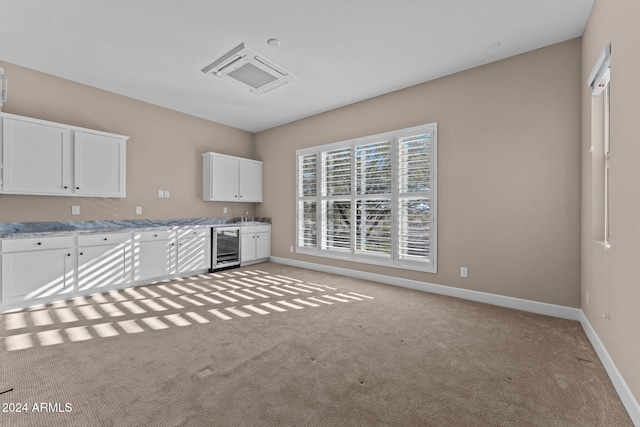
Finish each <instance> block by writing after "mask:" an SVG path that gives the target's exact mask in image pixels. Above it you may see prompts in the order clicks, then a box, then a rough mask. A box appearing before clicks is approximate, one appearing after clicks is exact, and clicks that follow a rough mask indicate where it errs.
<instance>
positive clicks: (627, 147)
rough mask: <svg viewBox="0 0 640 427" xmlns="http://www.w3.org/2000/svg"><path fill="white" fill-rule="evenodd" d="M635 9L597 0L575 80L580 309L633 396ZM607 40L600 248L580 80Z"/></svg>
mask: <svg viewBox="0 0 640 427" xmlns="http://www.w3.org/2000/svg"><path fill="white" fill-rule="evenodd" d="M639 16H640V2H638V1H637V0H616V1H611V0H596V2H595V5H594V7H593V10H592V13H591V17H590V18H589V22H588V23H587V27H586V29H585V32H584V36H583V40H582V52H583V61H582V82H581V86H582V96H583V102H582V133H583V138H582V164H583V167H582V309H583V311H584V313H585V315H586V316H587V319H588V320H589V322H590V323H591V325H592V326H593V328H594V329H595V330H596V332H597V334H598V336H599V337H600V339H601V340H602V342H603V343H604V345H605V347H606V348H607V351H608V352H609V354H610V356H611V358H612V359H613V361H614V363H615V364H616V366H617V368H618V370H619V371H620V373H621V374H622V376H623V377H624V378H625V381H626V382H627V384H628V385H629V387H630V389H631V391H632V393H633V394H634V395H635V397H636V400H637V399H638V398H640V363H639V362H638V361H640V339H638V338H639V336H640V334H639V333H638V328H639V327H640V283H639V282H638V280H639V278H640V226H639V221H640V184H639V183H640V166H639V162H638V159H640V140H639V137H638V120H639V118H640V84H639V82H638V76H640V55H638V45H639V44H640V26H638V23H637V18H638V17H639ZM607 43H611V98H610V99H611V131H610V135H611V153H610V155H611V169H610V240H611V249H610V250H609V251H607V252H605V250H604V248H603V247H602V246H601V245H598V244H597V243H595V242H594V241H593V240H592V232H591V230H592V220H591V191H592V185H591V169H592V168H591V155H590V153H589V148H590V145H591V132H590V129H591V95H590V92H589V90H588V89H587V87H586V80H587V76H588V75H589V72H590V71H591V69H592V68H593V66H594V64H595V62H596V60H597V58H598V55H599V54H600V52H601V51H602V48H603V47H604V46H605V44H607ZM587 292H589V301H587V298H586V296H587ZM603 313H607V316H608V317H602V315H603Z"/></svg>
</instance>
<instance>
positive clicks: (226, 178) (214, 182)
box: [203, 153, 238, 202]
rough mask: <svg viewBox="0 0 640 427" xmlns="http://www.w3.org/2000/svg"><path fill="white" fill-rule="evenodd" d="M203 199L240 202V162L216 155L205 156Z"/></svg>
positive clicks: (208, 154)
mask: <svg viewBox="0 0 640 427" xmlns="http://www.w3.org/2000/svg"><path fill="white" fill-rule="evenodd" d="M203 199H204V200H206V201H214V200H217V201H224V202H236V201H238V160H237V159H236V158H234V157H231V156H225V155H220V154H216V153H205V154H203Z"/></svg>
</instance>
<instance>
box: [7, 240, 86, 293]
mask: <svg viewBox="0 0 640 427" xmlns="http://www.w3.org/2000/svg"><path fill="white" fill-rule="evenodd" d="M74 246H75V245H74V238H73V237H72V236H62V237H42V238H28V239H10V240H4V241H2V252H3V253H2V276H1V277H2V304H3V305H8V304H15V303H21V302H26V301H30V300H37V299H41V298H51V297H55V296H58V295H66V294H70V293H72V292H74V291H75V289H74V278H75V269H76V256H75V255H76V252H75V247H74Z"/></svg>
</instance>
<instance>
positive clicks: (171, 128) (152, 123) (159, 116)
mask: <svg viewBox="0 0 640 427" xmlns="http://www.w3.org/2000/svg"><path fill="white" fill-rule="evenodd" d="M0 67H3V68H5V69H6V71H7V76H8V78H9V81H10V84H9V95H8V99H7V102H6V103H5V104H4V105H3V107H2V111H3V112H5V113H12V114H19V115H23V116H28V117H35V118H38V119H43V120H51V121H55V122H60V123H65V124H70V125H76V126H82V127H87V128H91V129H97V130H102V131H106V132H113V133H119V134H123V135H128V136H130V139H129V142H128V143H127V197H126V198H125V199H105V198H85V197H78V198H72V197H56V196H10V195H0V222H8V221H75V220H104V219H146V218H150V219H154V218H158V219H164V218H193V217H225V216H240V215H241V214H242V212H243V211H244V210H247V209H248V210H249V211H250V212H253V210H254V206H253V204H245V203H242V204H238V203H235V204H234V203H226V204H222V203H217V202H204V201H202V158H201V156H200V154H201V153H203V152H206V151H218V152H221V153H225V154H231V155H237V156H242V157H248V158H253V148H254V145H253V134H251V133H249V132H244V131H241V130H238V129H234V128H231V127H228V126H223V125H220V124H217V123H213V122H210V121H207V120H202V119H198V118H195V117H191V116H188V115H185V114H181V113H177V112H175V111H171V110H167V109H164V108H160V107H157V106H154V105H150V104H147V103H144V102H140V101H136V100H133V99H131V98H127V97H124V96H120V95H116V94H113V93H110V92H106V91H102V90H100V89H96V88H92V87H89V86H85V85H81V84H78V83H74V82H71V81H69V80H64V79H60V78H57V77H53V76H51V75H47V74H43V73H40V72H37V71H33V70H30V69H26V68H22V67H18V66H15V65H12V64H8V63H3V62H0ZM160 189H162V190H169V191H170V193H171V197H170V198H169V199H164V198H163V199H160V198H158V190H160ZM72 205H79V206H80V209H81V215H74V216H72V215H71V206H72ZM136 206H142V209H143V215H135V207H136ZM224 206H227V207H228V208H229V212H228V213H227V214H223V207H224Z"/></svg>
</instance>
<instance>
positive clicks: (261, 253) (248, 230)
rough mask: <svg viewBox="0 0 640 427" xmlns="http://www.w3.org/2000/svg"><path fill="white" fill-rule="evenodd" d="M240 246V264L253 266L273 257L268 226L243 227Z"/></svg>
mask: <svg viewBox="0 0 640 427" xmlns="http://www.w3.org/2000/svg"><path fill="white" fill-rule="evenodd" d="M241 236H242V240H241V246H240V264H241V265H246V264H251V263H252V262H254V261H258V260H264V259H267V258H269V257H270V256H271V242H270V238H271V230H270V227H269V226H268V225H267V226H263V225H260V226H255V227H251V226H249V227H242V231H241Z"/></svg>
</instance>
